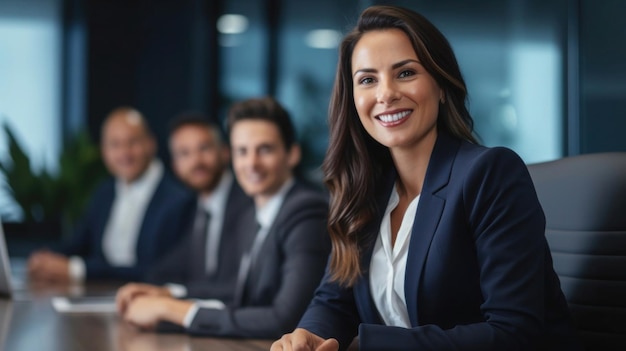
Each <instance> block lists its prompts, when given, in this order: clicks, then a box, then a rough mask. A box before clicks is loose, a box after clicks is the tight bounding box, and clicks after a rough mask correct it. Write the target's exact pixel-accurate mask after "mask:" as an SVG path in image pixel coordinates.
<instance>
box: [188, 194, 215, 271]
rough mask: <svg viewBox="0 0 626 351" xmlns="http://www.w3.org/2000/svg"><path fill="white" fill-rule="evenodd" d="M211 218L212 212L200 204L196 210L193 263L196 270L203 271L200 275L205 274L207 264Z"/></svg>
mask: <svg viewBox="0 0 626 351" xmlns="http://www.w3.org/2000/svg"><path fill="white" fill-rule="evenodd" d="M210 218H211V214H210V213H209V212H208V211H207V210H206V209H205V208H204V207H202V206H198V210H197V211H196V218H195V220H194V224H193V232H192V235H193V240H192V242H193V247H192V250H193V257H192V260H193V264H194V267H193V268H194V269H193V271H194V272H198V271H201V272H202V274H200V276H204V274H205V270H206V266H205V262H206V260H207V257H206V254H207V251H206V245H207V229H208V228H209V221H210Z"/></svg>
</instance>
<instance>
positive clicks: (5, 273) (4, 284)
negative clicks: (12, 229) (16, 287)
mask: <svg viewBox="0 0 626 351" xmlns="http://www.w3.org/2000/svg"><path fill="white" fill-rule="evenodd" d="M12 291H13V290H12V288H11V266H10V263H9V252H8V251H7V243H6V240H5V238H4V225H3V224H2V222H1V221H0V296H8V297H10V296H11V295H12V294H11V293H12Z"/></svg>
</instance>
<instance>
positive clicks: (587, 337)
mask: <svg viewBox="0 0 626 351" xmlns="http://www.w3.org/2000/svg"><path fill="white" fill-rule="evenodd" d="M528 169H529V171H530V174H531V177H532V179H533V182H534V183H535V188H536V189H537V195H538V196H539V201H540V202H541V206H542V207H543V210H544V212H545V215H546V237H547V239H548V243H549V245H550V250H551V251H552V257H553V259H554V268H555V270H556V272H557V274H558V275H559V278H560V280H561V287H562V288H563V292H564V294H565V297H566V298H567V301H568V303H569V305H570V310H571V311H572V316H573V318H574V322H575V323H576V326H577V328H578V330H579V334H580V336H581V339H582V341H583V342H584V344H585V347H586V349H587V350H588V351H593V350H603V351H604V350H622V351H623V350H626V152H611V153H596V154H586V155H579V156H572V157H565V158H562V159H559V160H556V161H551V162H543V163H536V164H531V165H529V166H528Z"/></svg>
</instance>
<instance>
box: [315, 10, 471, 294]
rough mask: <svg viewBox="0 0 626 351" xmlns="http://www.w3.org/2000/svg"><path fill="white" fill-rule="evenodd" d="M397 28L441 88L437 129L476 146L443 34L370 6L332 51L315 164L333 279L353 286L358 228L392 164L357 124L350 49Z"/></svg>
mask: <svg viewBox="0 0 626 351" xmlns="http://www.w3.org/2000/svg"><path fill="white" fill-rule="evenodd" d="M384 29H400V30H402V31H403V32H404V33H405V34H406V35H407V36H408V37H409V40H410V41H411V43H412V45H413V49H414V50H415V53H416V54H417V57H418V58H419V59H420V62H421V64H422V65H423V66H424V68H425V69H426V70H427V71H428V72H429V73H430V75H431V76H432V77H433V78H434V79H435V81H436V82H437V84H438V85H439V87H441V89H442V90H443V91H444V100H443V103H442V104H440V108H439V116H438V118H437V128H438V130H440V131H445V132H447V133H448V134H450V135H452V136H454V137H457V138H460V139H464V140H468V141H470V142H473V143H477V141H476V139H475V138H474V135H473V120H472V117H471V116H470V114H469V112H468V110H467V108H466V106H465V102H466V98H467V91H466V87H465V81H464V80H463V77H462V75H461V71H460V69H459V66H458V63H457V61H456V57H455V56H454V52H453V51H452V48H451V47H450V44H449V43H448V40H447V39H446V38H445V37H444V36H443V34H442V33H441V32H440V31H439V30H438V29H437V28H436V27H435V26H434V25H433V24H432V23H431V22H430V21H428V20H427V19H426V18H424V17H423V16H422V15H420V14H418V13H416V12H414V11H411V10H408V9H404V8H401V7H394V6H372V7H369V8H367V9H366V10H365V11H363V13H362V14H361V16H360V17H359V20H358V23H357V25H356V27H355V28H354V29H353V30H352V31H351V32H350V33H348V34H347V35H346V36H345V37H344V39H343V41H342V42H341V45H340V48H339V62H338V65H337V73H336V76H335V83H334V87H333V92H332V95H331V101H330V107H329V116H328V120H329V126H330V141H329V147H328V151H327V153H326V158H325V159H324V164H323V165H322V168H323V170H324V182H325V184H326V186H327V187H328V189H329V191H330V194H331V202H330V214H329V221H328V230H329V233H330V236H331V239H332V243H333V250H332V253H331V262H330V270H331V273H332V278H333V279H334V280H335V281H338V282H339V283H341V284H343V285H346V286H352V285H353V284H354V283H355V282H356V280H357V279H358V278H359V276H360V275H361V273H362V267H361V264H360V252H359V247H360V245H359V244H360V243H361V240H364V239H366V238H364V237H363V234H364V233H363V231H364V228H365V227H366V226H367V225H368V224H369V223H371V222H372V221H373V220H374V219H375V216H376V213H377V209H376V203H375V201H374V199H375V197H376V196H375V195H376V187H377V185H378V184H380V180H381V178H382V175H383V173H384V172H385V171H386V170H388V169H389V168H390V167H391V166H392V161H391V156H390V154H389V150H388V149H387V148H386V147H384V146H383V145H381V144H379V143H378V142H376V141H375V140H374V139H373V138H372V137H371V136H370V135H369V134H368V133H367V132H366V131H365V129H364V128H363V126H362V125H361V122H360V120H359V117H358V115H357V111H356V107H355V105H354V98H353V85H352V84H353V83H352V52H353V51H354V47H355V46H356V44H357V42H358V41H359V40H360V39H361V37H362V36H363V34H364V33H367V32H369V31H374V30H384Z"/></svg>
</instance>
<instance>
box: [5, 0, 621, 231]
mask: <svg viewBox="0 0 626 351" xmlns="http://www.w3.org/2000/svg"><path fill="white" fill-rule="evenodd" d="M381 3H386V4H396V5H402V6H405V7H409V8H412V9H414V10H417V11H419V12H421V13H423V14H424V15H426V17H428V18H429V19H431V20H432V21H433V22H434V23H435V24H436V25H437V26H438V27H439V28H440V29H441V30H442V31H443V32H444V34H445V35H446V36H447V37H448V38H449V40H450V42H451V44H452V46H453V48H454V50H455V52H456V54H457V57H458V60H459V63H460V65H461V68H462V71H463V73H464V76H465V79H466V82H467V84H468V87H469V93H470V96H469V98H470V100H469V107H470V111H471V112H472V114H473V116H474V119H475V122H476V130H477V133H478V135H479V137H480V138H481V140H482V142H483V143H484V144H486V145H489V146H493V145H504V146H507V147H510V148H512V149H514V150H515V151H517V152H518V153H519V154H520V155H521V156H522V158H523V159H524V160H525V161H526V162H527V163H533V162H540V161H547V160H553V159H557V158H559V157H563V156H567V155H575V154H580V153H590V152H599V151H625V150H626V64H625V63H624V62H626V46H625V45H623V43H624V40H625V39H626V23H625V22H624V21H622V18H621V17H622V15H623V14H624V13H626V2H624V1H621V0H602V1H595V0H464V1H461V0H420V1H417V0H397V1H374V0H369V1H368V0H310V1H309V0H302V1H290V0H84V1H80V0H0V123H2V124H6V125H8V126H9V127H10V129H11V130H12V131H13V133H14V135H15V138H16V140H17V142H19V144H20V145H21V147H22V148H23V149H24V152H25V153H26V154H27V155H28V157H29V160H30V162H31V166H32V168H33V169H34V171H38V170H46V172H49V173H50V174H52V175H54V174H55V173H56V172H60V170H59V161H58V159H59V155H60V154H61V153H62V151H63V150H62V149H63V145H64V143H66V142H67V140H68V139H71V138H73V137H74V136H75V135H76V134H77V133H79V132H80V131H87V132H88V135H89V136H90V137H91V139H92V140H93V142H94V143H97V142H98V139H99V128H100V124H101V122H102V120H103V118H104V117H105V116H106V114H107V113H108V112H109V111H111V110H112V109H113V108H115V107H116V106H119V105H132V106H135V107H136V108H138V109H139V110H140V111H142V112H143V113H144V114H145V116H146V117H147V118H148V120H149V122H150V124H151V126H152V128H153V129H154V132H155V133H156V135H157V137H158V140H159V142H160V150H159V154H160V156H161V158H162V159H163V160H164V161H165V162H166V164H167V163H168V162H169V155H168V154H167V144H166V139H167V132H168V130H167V129H168V121H169V119H170V118H171V117H172V116H174V115H175V114H177V113H179V112H182V111H186V110H198V111H202V112H205V113H207V114H208V115H211V116H215V117H217V118H219V119H223V118H224V115H225V113H226V110H227V108H228V106H229V104H230V103H231V102H233V101H235V100H239V99H244V98H248V97H254V96H260V95H268V94H269V95H274V96H276V97H277V98H278V99H279V100H280V101H281V102H282V103H284V105H285V106H286V107H287V108H288V110H289V111H290V112H291V114H292V116H293V118H294V119H295V121H296V124H297V128H298V133H299V138H300V141H301V143H302V144H303V147H304V150H305V158H304V162H303V171H304V172H305V174H306V175H307V176H308V177H310V178H311V179H312V180H313V181H316V180H319V179H320V173H319V165H320V164H321V161H322V158H323V156H324V152H325V149H326V146H327V126H326V112H327V108H328V101H329V95H330V90H331V87H332V82H333V78H334V72H335V65H336V61H337V47H336V46H337V43H338V41H339V40H340V39H341V36H342V35H343V34H344V33H345V32H346V31H347V29H348V28H350V27H351V26H352V25H353V24H354V23H355V21H356V18H357V17H358V14H359V13H360V12H361V11H362V10H363V9H364V8H365V7H367V6H369V5H373V4H381ZM8 158H9V152H8V140H7V136H6V134H5V133H4V130H2V131H0V162H7V159H8ZM9 161H10V160H9ZM11 195H12V194H11V193H10V191H8V190H7V184H4V185H3V190H2V191H1V192H0V213H1V215H2V218H3V220H5V221H20V219H22V218H24V214H23V213H22V212H21V209H20V208H19V206H17V204H16V203H15V201H14V199H13V198H12V196H11Z"/></svg>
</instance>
